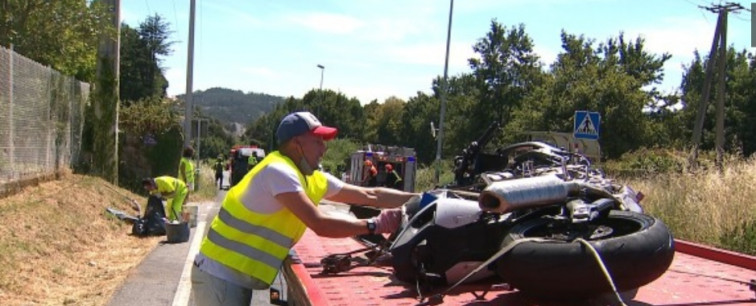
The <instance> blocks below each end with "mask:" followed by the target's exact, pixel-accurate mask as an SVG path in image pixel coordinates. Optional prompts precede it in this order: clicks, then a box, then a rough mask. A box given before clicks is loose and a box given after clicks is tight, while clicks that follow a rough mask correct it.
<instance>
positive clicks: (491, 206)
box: [478, 175, 579, 214]
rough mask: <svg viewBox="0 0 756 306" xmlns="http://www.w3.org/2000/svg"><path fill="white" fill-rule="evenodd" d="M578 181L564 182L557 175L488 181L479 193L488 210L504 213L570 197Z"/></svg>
mask: <svg viewBox="0 0 756 306" xmlns="http://www.w3.org/2000/svg"><path fill="white" fill-rule="evenodd" d="M578 189H579V185H578V184H577V183H575V182H565V181H564V180H562V179H560V178H559V177H557V176H555V175H547V176H536V177H528V178H522V179H516V180H508V181H500V182H495V183H493V184H491V185H488V187H486V189H484V190H483V192H481V193H480V196H479V197H478V206H480V209H481V210H483V211H485V212H494V213H499V214H505V213H508V212H511V211H513V210H518V209H523V208H530V207H538V206H542V205H550V204H554V203H559V202H563V201H565V200H567V196H568V195H569V194H570V193H571V192H572V191H577V190H578Z"/></svg>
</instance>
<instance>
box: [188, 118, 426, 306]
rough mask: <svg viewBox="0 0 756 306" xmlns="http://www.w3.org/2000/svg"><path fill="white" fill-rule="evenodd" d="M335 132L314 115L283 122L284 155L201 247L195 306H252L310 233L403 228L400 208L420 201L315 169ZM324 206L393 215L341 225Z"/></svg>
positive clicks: (239, 191) (260, 169) (238, 195)
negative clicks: (351, 206) (257, 293)
mask: <svg viewBox="0 0 756 306" xmlns="http://www.w3.org/2000/svg"><path fill="white" fill-rule="evenodd" d="M336 133H337V130H336V129H335V128H332V127H327V126H323V125H322V124H321V123H320V121H318V119H317V118H315V116H314V115H312V114H311V113H309V112H296V113H291V114H289V115H287V116H286V117H284V118H283V120H282V121H281V123H280V124H279V125H278V130H277V131H276V137H277V139H278V145H279V147H278V151H275V152H272V153H270V154H268V155H267V156H266V157H265V158H264V159H263V160H261V161H260V163H259V164H258V166H257V167H255V168H254V169H252V171H250V172H249V173H247V174H246V175H245V176H244V178H243V179H242V180H241V181H240V182H239V184H237V185H236V186H234V187H233V188H231V190H229V191H228V193H227V194H226V198H225V199H224V200H223V204H222V206H221V209H220V211H219V212H218V215H217V216H216V217H215V219H214V220H213V221H212V224H211V225H210V230H209V231H208V233H207V236H206V237H205V238H204V240H203V241H202V245H201V247H200V252H199V253H198V254H197V255H196V257H195V259H194V267H193V269H192V291H193V292H192V293H193V295H194V300H195V301H196V303H197V305H245V306H246V305H249V304H250V301H251V299H252V290H253V289H265V288H268V287H270V284H271V283H272V282H273V280H274V279H275V277H276V275H277V274H278V271H279V268H280V267H281V265H282V263H283V260H284V259H285V258H286V256H287V255H288V254H289V250H290V249H291V248H292V247H293V246H294V244H296V243H297V241H298V240H299V238H301V237H302V234H304V231H305V230H306V229H307V228H310V229H311V230H312V231H314V232H315V233H316V234H318V235H320V236H325V237H351V236H354V235H362V234H371V233H391V232H393V231H395V230H396V229H397V228H398V227H399V224H400V222H401V209H400V208H396V207H399V206H401V205H402V204H404V203H405V202H407V201H408V200H410V199H411V198H412V197H413V196H416V195H417V194H414V193H408V192H403V191H399V190H394V189H388V188H381V187H377V188H366V187H359V186H355V185H351V184H347V183H344V182H343V181H341V180H339V179H337V178H336V177H334V176H333V175H331V174H328V173H324V172H321V171H318V170H317V169H318V164H319V163H320V160H321V159H322V157H323V154H325V152H326V145H325V142H326V141H328V140H331V139H333V138H334V137H335V136H336ZM321 199H329V200H332V201H337V202H347V203H354V204H358V205H370V206H374V207H381V208H393V209H386V210H384V211H383V212H382V213H381V214H380V215H379V216H377V217H375V218H373V219H367V220H361V219H351V220H349V219H339V218H335V217H332V216H328V215H325V214H323V213H321V212H320V210H319V209H318V207H317V206H318V203H319V202H320V200H321Z"/></svg>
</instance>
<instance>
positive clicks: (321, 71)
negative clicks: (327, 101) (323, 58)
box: [318, 64, 325, 104]
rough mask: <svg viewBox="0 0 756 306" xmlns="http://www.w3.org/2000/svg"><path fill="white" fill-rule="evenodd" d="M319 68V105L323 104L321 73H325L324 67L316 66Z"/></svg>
mask: <svg viewBox="0 0 756 306" xmlns="http://www.w3.org/2000/svg"><path fill="white" fill-rule="evenodd" d="M318 68H320V103H321V104H323V72H325V66H323V65H321V64H318Z"/></svg>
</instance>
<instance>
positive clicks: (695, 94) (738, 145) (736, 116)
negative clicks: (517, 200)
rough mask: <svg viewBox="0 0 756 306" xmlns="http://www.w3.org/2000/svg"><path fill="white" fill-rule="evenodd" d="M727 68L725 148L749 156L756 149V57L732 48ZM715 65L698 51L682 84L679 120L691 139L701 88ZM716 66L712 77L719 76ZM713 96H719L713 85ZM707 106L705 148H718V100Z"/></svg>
mask: <svg viewBox="0 0 756 306" xmlns="http://www.w3.org/2000/svg"><path fill="white" fill-rule="evenodd" d="M726 63H727V64H726V67H725V69H726V70H725V75H726V79H725V147H726V149H727V150H729V151H740V152H742V153H743V154H745V155H751V154H753V152H756V132H755V131H754V130H753V122H754V121H756V103H755V102H754V101H756V89H754V86H753V84H755V82H756V58H755V57H754V55H753V54H751V53H747V52H746V51H745V50H742V51H739V52H738V51H735V49H734V48H733V47H730V48H728V51H727V57H726ZM711 64H713V63H712V62H710V61H709V60H708V59H702V58H701V56H700V55H699V54H698V53H697V52H696V53H695V56H694V59H693V61H692V62H691V63H690V64H689V65H688V66H687V67H685V71H684V72H683V80H682V85H681V90H682V97H681V100H682V101H681V102H682V105H683V108H682V109H681V110H680V111H679V112H678V114H677V115H678V116H677V118H674V119H675V122H680V123H681V125H682V126H683V127H684V128H685V129H684V130H682V131H681V133H680V134H683V133H684V134H683V135H681V137H685V139H686V140H687V139H690V138H691V135H692V129H693V123H694V120H695V117H696V112H697V111H698V105H699V104H700V103H701V95H702V93H701V88H703V82H704V74H705V72H704V70H705V67H706V66H708V65H711ZM718 77H719V76H718V73H717V71H716V69H715V71H714V75H713V78H712V79H717V78H718ZM711 90H712V92H711V97H716V95H717V93H716V92H717V87H716V86H712V88H711ZM708 106H709V107H708V108H707V109H706V117H705V121H704V129H703V135H702V136H703V137H702V142H701V147H702V148H704V149H707V148H708V149H713V148H714V124H715V110H716V107H715V103H709V105H708Z"/></svg>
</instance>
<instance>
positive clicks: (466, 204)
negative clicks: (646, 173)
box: [389, 124, 674, 299]
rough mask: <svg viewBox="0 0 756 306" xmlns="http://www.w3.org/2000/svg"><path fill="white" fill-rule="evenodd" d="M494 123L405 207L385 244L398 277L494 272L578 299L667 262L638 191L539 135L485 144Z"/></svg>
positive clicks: (447, 281)
mask: <svg viewBox="0 0 756 306" xmlns="http://www.w3.org/2000/svg"><path fill="white" fill-rule="evenodd" d="M497 128H498V125H497V124H494V125H492V126H491V127H489V129H488V130H487V131H486V132H485V133H484V135H483V136H482V137H480V138H479V139H478V140H476V141H474V142H472V143H471V144H470V145H469V146H468V147H467V148H466V149H465V150H463V154H462V155H461V156H459V157H458V158H457V159H456V168H455V184H453V185H452V186H448V187H446V188H438V189H436V190H431V191H429V192H426V193H424V194H423V197H422V199H421V200H420V201H417V202H415V203H413V204H409V205H407V206H406V207H405V212H406V214H405V217H404V221H403V224H402V226H401V227H400V229H399V232H398V234H396V235H395V238H394V239H393V241H392V242H391V246H390V247H389V252H390V253H391V255H392V256H393V258H392V265H393V268H394V275H395V276H396V277H397V278H398V279H399V280H402V281H406V282H410V283H413V284H416V285H417V288H420V289H418V290H421V291H429V290H431V289H434V288H444V287H446V288H448V287H449V286H456V285H458V284H460V283H467V282H472V281H476V280H480V279H483V278H489V277H494V278H495V277H498V278H500V280H501V281H503V282H506V283H508V284H509V285H510V286H511V287H514V288H516V289H517V290H519V291H520V292H522V293H523V294H527V295H532V296H537V297H540V298H544V297H545V298H557V299H582V298H590V297H593V296H598V295H602V294H605V293H612V292H614V293H617V292H621V291H627V290H632V289H636V288H639V287H641V286H643V285H646V284H648V283H650V282H652V281H653V280H655V279H657V278H658V277H660V276H661V275H662V274H663V273H664V272H665V271H666V270H667V268H668V267H669V265H670V264H671V262H672V259H673V256H674V240H673V238H672V235H671V233H670V231H669V230H668V228H667V227H666V226H665V225H664V223H663V222H662V221H661V220H659V219H658V218H655V217H652V216H649V215H647V214H644V212H643V209H642V207H641V206H640V205H639V202H640V201H641V199H642V194H640V193H638V192H636V191H635V190H633V189H632V188H631V187H629V186H625V185H622V184H618V183H617V182H615V181H614V180H611V179H609V178H606V177H605V175H604V174H603V173H602V172H601V171H600V170H598V169H594V167H592V165H591V163H590V161H589V160H588V159H587V158H586V157H584V156H582V155H580V154H576V153H571V152H568V151H566V150H564V149H561V148H556V147H554V146H551V145H549V144H546V143H543V142H524V143H517V144H513V145H510V146H507V147H504V148H500V149H498V150H496V151H495V152H493V153H484V152H482V148H483V147H484V146H485V145H486V144H487V143H488V142H489V141H490V139H491V137H492V135H493V132H494V131H495V130H496V129H497Z"/></svg>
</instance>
